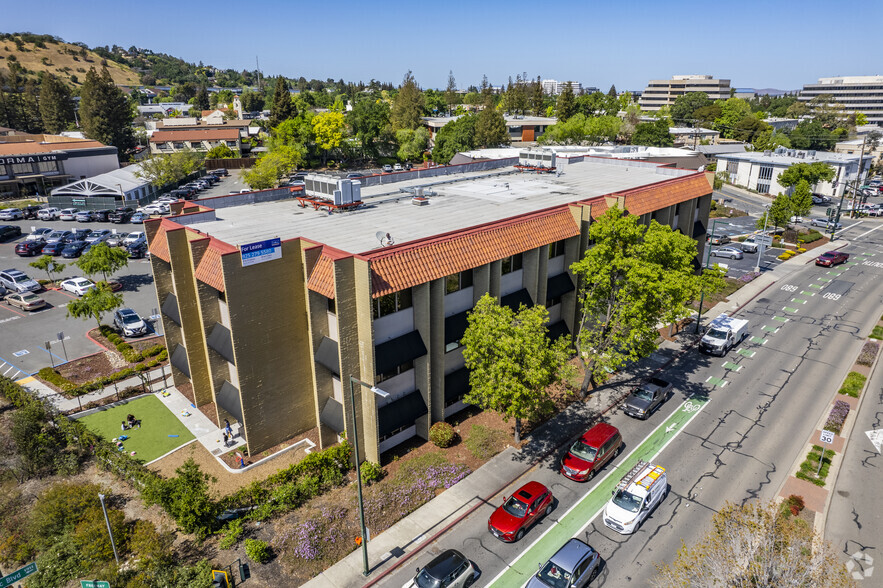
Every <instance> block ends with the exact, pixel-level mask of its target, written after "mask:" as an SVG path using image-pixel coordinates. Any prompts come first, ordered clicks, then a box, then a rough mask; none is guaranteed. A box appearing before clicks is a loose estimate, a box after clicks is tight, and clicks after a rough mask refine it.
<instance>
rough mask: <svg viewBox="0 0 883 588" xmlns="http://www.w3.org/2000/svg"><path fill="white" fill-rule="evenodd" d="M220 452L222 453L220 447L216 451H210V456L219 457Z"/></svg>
mask: <svg viewBox="0 0 883 588" xmlns="http://www.w3.org/2000/svg"><path fill="white" fill-rule="evenodd" d="M221 451H223V450H222V449H221V448H220V447H218V448H217V449H212V455H221Z"/></svg>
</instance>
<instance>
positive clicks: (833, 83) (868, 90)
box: [798, 76, 883, 126]
mask: <svg viewBox="0 0 883 588" xmlns="http://www.w3.org/2000/svg"><path fill="white" fill-rule="evenodd" d="M823 95H825V96H831V97H832V98H833V99H834V102H837V103H839V104H842V105H843V106H844V107H846V111H847V112H850V113H852V112H856V113H859V112H860V113H862V114H864V115H865V116H866V117H868V122H869V123H873V124H876V125H881V126H883V76H840V77H836V78H819V83H817V84H807V85H805V86H803V90H801V91H800V95H799V96H798V99H799V100H800V101H801V102H803V103H807V102H809V101H810V100H812V99H813V98H816V97H817V96H823Z"/></svg>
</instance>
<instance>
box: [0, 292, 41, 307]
mask: <svg viewBox="0 0 883 588" xmlns="http://www.w3.org/2000/svg"><path fill="white" fill-rule="evenodd" d="M6 304H9V305H12V306H17V307H19V308H20V309H22V310H28V311H31V310H37V309H40V308H43V307H44V306H46V301H45V300H43V299H42V298H40V297H39V296H37V295H36V294H34V293H32V292H25V293H18V292H16V293H14V294H7V296H6Z"/></svg>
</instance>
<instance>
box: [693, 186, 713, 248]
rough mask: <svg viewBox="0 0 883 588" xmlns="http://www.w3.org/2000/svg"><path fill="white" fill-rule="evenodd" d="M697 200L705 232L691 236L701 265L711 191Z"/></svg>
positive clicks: (709, 210) (706, 233)
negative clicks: (694, 240) (694, 241)
mask: <svg viewBox="0 0 883 588" xmlns="http://www.w3.org/2000/svg"><path fill="white" fill-rule="evenodd" d="M697 200H698V202H699V220H700V221H701V222H702V226H703V227H705V232H703V233H701V234H699V235H693V238H694V239H696V251H697V252H698V253H697V255H698V258H699V263H700V265H701V263H702V260H703V259H705V239H706V237H707V235H708V224H709V222H708V215H709V214H710V213H711V193H708V194H706V195H705V196H700V197H699V198H698V199H697ZM690 234H692V231H690Z"/></svg>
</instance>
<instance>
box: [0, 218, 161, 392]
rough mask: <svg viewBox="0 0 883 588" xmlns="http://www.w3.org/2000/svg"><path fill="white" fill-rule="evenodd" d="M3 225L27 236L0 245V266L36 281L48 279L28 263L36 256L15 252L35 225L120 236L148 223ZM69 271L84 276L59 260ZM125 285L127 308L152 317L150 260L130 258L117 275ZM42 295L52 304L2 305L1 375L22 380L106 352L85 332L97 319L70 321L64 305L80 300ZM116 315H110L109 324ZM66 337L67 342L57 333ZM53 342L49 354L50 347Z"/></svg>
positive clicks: (155, 305)
mask: <svg viewBox="0 0 883 588" xmlns="http://www.w3.org/2000/svg"><path fill="white" fill-rule="evenodd" d="M2 224H12V225H18V226H20V227H21V229H22V233H23V235H22V237H21V238H19V239H15V240H12V241H6V242H3V243H0V268H2V269H9V268H15V269H19V270H21V271H23V272H25V273H26V274H27V275H29V276H31V277H32V278H34V279H45V278H47V276H46V273H45V272H40V271H38V270H36V269H34V268H32V267H30V266H29V265H28V264H29V263H31V262H32V261H34V260H35V259H37V258H36V257H19V256H18V255H16V254H15V245H16V243H18V242H20V241H22V240H24V235H26V234H27V233H29V232H30V231H31V227H34V226H36V227H50V228H58V229H61V228H64V229H71V228H83V227H88V228H90V229H93V228H109V229H116V230H117V231H118V232H128V231H143V230H144V227H143V225H133V224H125V225H117V224H113V223H77V222H66V221H57V220H56V221H48V222H46V221H34V220H26V221H11V222H6V221H4V222H3V223H2ZM56 259H57V260H58V261H59V262H60V263H65V264H67V266H68V267H66V268H65V270H64V271H63V272H62V274H61V275H62V276H63V277H73V276H79V275H83V274H82V272H81V271H80V270H79V268H77V267H76V266H74V265H73V262H74V261H76V260H75V259H69V260H68V259H62V258H61V257H60V256H59V257H58V258H56ZM114 277H115V278H117V279H118V280H119V281H120V282H121V283H122V284H123V289H122V290H121V291H120V292H121V293H122V294H123V299H124V305H125V306H128V307H130V308H133V309H134V310H135V311H136V312H137V313H138V314H140V315H141V316H142V317H144V318H147V317H149V316H151V315H153V314H156V313H155V312H154V310H155V309H157V308H158V307H159V306H158V303H157V299H156V290H155V289H154V287H153V273H152V272H151V269H150V262H149V261H147V260H146V259H130V260H129V265H128V267H126V268H124V269H122V270H120V271H119V272H117V274H116V275H115V276H114ZM37 295H39V296H40V297H42V298H43V299H45V300H46V302H48V303H49V304H48V306H47V307H44V308H43V309H41V310H37V311H34V312H30V313H28V312H26V311H23V310H19V309H18V308H15V307H12V306H8V305H7V304H5V303H0V375H5V376H8V377H10V378H22V377H25V376H26V375H29V374H33V373H35V372H37V371H38V370H40V369H41V368H43V367H48V366H50V365H51V364H53V363H54V364H55V365H58V364H59V363H62V362H64V361H66V360H67V359H75V358H77V357H82V356H84V355H89V354H92V353H95V352H97V351H100V350H101V348H100V347H99V346H98V345H96V344H95V343H93V342H92V341H91V340H90V339H88V338H87V337H86V333H87V332H88V331H89V330H90V329H92V328H94V327H95V322H94V321H92V320H88V321H87V320H84V319H76V318H68V317H67V311H66V310H65V306H66V305H67V303H68V302H70V301H71V300H72V299H75V298H76V297H75V296H73V295H72V294H68V293H66V292H61V291H52V290H49V291H46V290H44V291H41V292H37ZM110 320H111V315H107V316H106V317H105V320H104V322H105V323H108V322H109V321H110ZM153 324H154V326H155V327H156V328H161V325H162V323H161V322H160V321H153ZM59 333H63V340H62V341H63V342H62V341H59V340H58V334H59ZM47 341H49V342H50V351H47V350H46V348H45V343H46V342H47Z"/></svg>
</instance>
